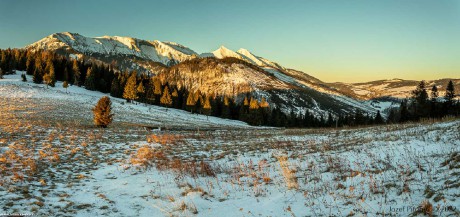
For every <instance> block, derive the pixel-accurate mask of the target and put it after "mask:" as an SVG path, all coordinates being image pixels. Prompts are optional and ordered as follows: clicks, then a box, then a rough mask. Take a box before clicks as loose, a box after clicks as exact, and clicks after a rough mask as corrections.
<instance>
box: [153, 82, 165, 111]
mask: <svg viewBox="0 0 460 217" xmlns="http://www.w3.org/2000/svg"><path fill="white" fill-rule="evenodd" d="M162 92H164V91H162V89H161V81H160V79H159V78H156V77H155V78H153V94H154V95H155V105H160V97H161V94H162Z"/></svg>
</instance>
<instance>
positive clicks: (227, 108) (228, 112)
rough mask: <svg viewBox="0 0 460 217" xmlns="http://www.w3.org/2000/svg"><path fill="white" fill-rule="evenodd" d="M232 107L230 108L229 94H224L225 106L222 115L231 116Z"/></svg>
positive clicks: (224, 116)
mask: <svg viewBox="0 0 460 217" xmlns="http://www.w3.org/2000/svg"><path fill="white" fill-rule="evenodd" d="M231 116H232V113H231V108H230V100H229V99H228V97H227V96H224V101H223V107H222V117H223V118H231Z"/></svg>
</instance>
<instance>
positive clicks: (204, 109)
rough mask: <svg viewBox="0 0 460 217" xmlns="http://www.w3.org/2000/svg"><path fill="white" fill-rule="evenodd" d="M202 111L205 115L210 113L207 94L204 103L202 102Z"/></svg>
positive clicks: (209, 102)
mask: <svg viewBox="0 0 460 217" xmlns="http://www.w3.org/2000/svg"><path fill="white" fill-rule="evenodd" d="M203 113H204V114H205V115H210V114H211V101H210V100H209V97H208V96H206V98H205V100H204V103H203Z"/></svg>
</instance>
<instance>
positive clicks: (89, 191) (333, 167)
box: [0, 75, 460, 216]
mask: <svg viewBox="0 0 460 217" xmlns="http://www.w3.org/2000/svg"><path fill="white" fill-rule="evenodd" d="M19 78H20V76H19V75H10V76H6V79H3V80H0V213H10V214H11V213H22V214H36V215H38V216H408V215H413V216H429V215H430V214H432V215H436V216H459V215H460V153H459V151H460V120H458V119H457V120H444V121H442V122H435V123H432V122H427V123H423V124H405V125H388V126H381V127H368V128H356V129H339V130H335V129H314V130H312V129H301V130H299V129H288V130H285V129H273V128H251V127H249V126H247V125H246V124H244V123H242V122H238V121H231V120H223V119H219V118H211V117H209V118H207V117H205V116H199V115H193V114H189V113H187V112H184V111H178V110H173V109H168V110H167V111H166V110H165V109H164V108H160V107H155V106H145V105H132V104H126V103H122V102H123V101H122V100H119V99H113V101H114V105H113V106H114V108H115V114H116V116H115V117H116V118H115V122H114V123H113V124H112V125H111V126H110V127H109V128H107V129H98V128H94V127H92V123H91V118H92V113H91V110H90V109H91V108H92V107H93V106H94V104H95V103H96V102H97V100H98V99H99V98H100V96H102V94H100V93H98V92H92V91H87V90H84V89H82V88H78V87H74V86H72V87H70V88H69V90H68V91H69V93H66V92H65V90H64V89H63V88H62V87H61V85H62V84H61V83H57V85H56V88H49V89H46V87H44V86H43V85H36V84H32V83H30V82H27V83H23V82H21V81H19ZM28 79H29V81H30V80H31V78H28ZM143 126H149V127H157V126H160V127H163V128H166V129H167V130H163V131H155V132H152V131H146V130H145V129H144V128H143Z"/></svg>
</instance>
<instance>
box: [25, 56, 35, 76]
mask: <svg viewBox="0 0 460 217" xmlns="http://www.w3.org/2000/svg"><path fill="white" fill-rule="evenodd" d="M34 65H35V57H34V56H33V55H32V54H30V55H28V56H27V61H26V71H27V74H28V75H33V74H34V70H35V68H34Z"/></svg>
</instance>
